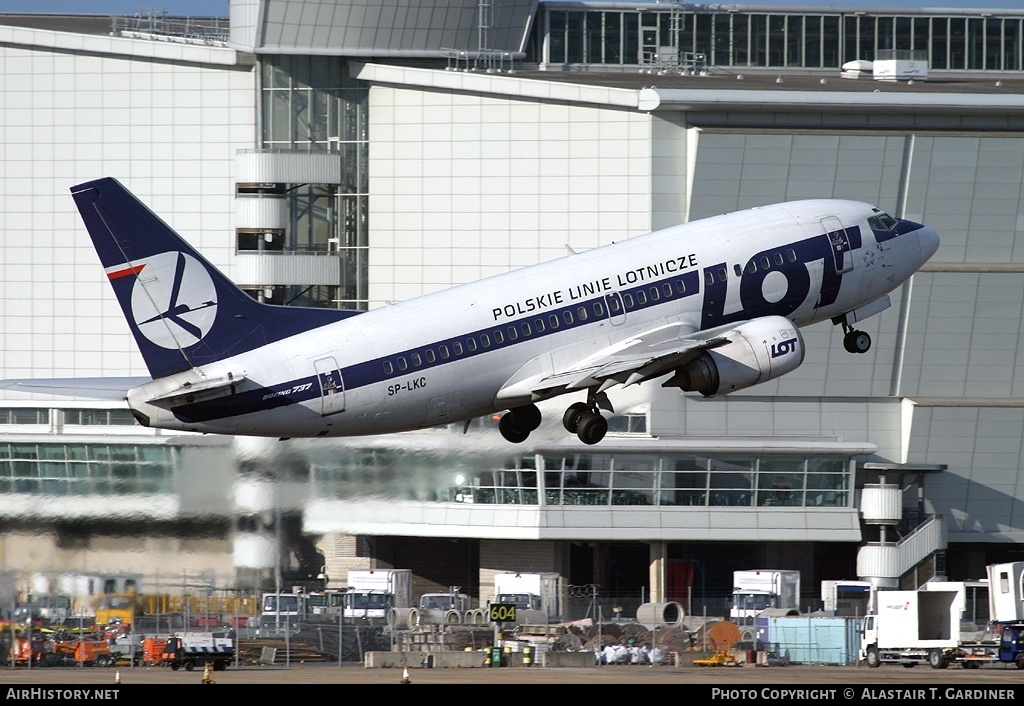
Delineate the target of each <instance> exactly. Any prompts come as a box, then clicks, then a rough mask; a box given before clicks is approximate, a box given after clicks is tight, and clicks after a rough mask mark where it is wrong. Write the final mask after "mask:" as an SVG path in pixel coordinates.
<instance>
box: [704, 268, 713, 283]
mask: <svg viewBox="0 0 1024 706" xmlns="http://www.w3.org/2000/svg"><path fill="white" fill-rule="evenodd" d="M714 283H715V273H714V272H712V271H711V270H704V284H708V285H710V284H714Z"/></svg>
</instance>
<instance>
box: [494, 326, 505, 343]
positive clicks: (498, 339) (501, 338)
mask: <svg viewBox="0 0 1024 706" xmlns="http://www.w3.org/2000/svg"><path fill="white" fill-rule="evenodd" d="M504 342H505V334H503V333H502V332H501V330H500V329H499V330H497V331H495V332H494V345H496V346H500V345H501V344H502V343H504Z"/></svg>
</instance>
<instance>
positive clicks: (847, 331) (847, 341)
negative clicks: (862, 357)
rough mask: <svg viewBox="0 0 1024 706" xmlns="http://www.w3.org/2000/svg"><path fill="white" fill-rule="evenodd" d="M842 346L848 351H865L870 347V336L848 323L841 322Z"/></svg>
mask: <svg viewBox="0 0 1024 706" xmlns="http://www.w3.org/2000/svg"><path fill="white" fill-rule="evenodd" d="M843 332H844V335H843V348H845V349H846V350H847V352H849V353H867V352H868V349H869V348H871V336H869V335H868V334H866V333H864V332H863V331H858V330H856V329H855V328H853V327H852V326H850V324H847V323H844V324H843Z"/></svg>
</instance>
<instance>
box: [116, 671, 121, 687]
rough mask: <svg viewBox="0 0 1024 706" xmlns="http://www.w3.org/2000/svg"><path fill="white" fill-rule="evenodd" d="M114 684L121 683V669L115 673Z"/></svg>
mask: <svg viewBox="0 0 1024 706" xmlns="http://www.w3.org/2000/svg"><path fill="white" fill-rule="evenodd" d="M114 683H115V684H120V683H121V670H120V669H118V670H117V671H116V672H114Z"/></svg>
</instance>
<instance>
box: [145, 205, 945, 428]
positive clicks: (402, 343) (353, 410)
mask: <svg viewBox="0 0 1024 706" xmlns="http://www.w3.org/2000/svg"><path fill="white" fill-rule="evenodd" d="M872 215H873V211H872V207H871V206H869V205H867V204H862V203H859V202H853V201H843V200H817V201H803V202H793V203H789V204H780V205H777V206H766V207H762V208H757V209H751V210H748V211H742V212H738V213H734V214H729V215H723V216H716V217H713V218H709V219H705V220H701V221H697V222H694V223H690V224H686V225H681V226H676V227H673V228H668V229H665V230H662V231H658V232H655V233H650V234H648V235H644V236H639V237H635V238H632V239H628V240H624V241H621V242H617V243H614V244H611V245H607V246H604V247H601V248H597V249H594V250H591V251H588V252H584V253H580V254H576V255H568V256H566V257H562V258H559V259H557V260H554V261H550V262H545V263H542V264H538V265H535V266H531V267H527V268H524V269H521V270H517V271H513V272H510V273H507V274H503V275H498V276H494V277H490V278H487V279H484V280H481V281H478V282H473V283H469V284H464V285H460V286H456V287H453V288H451V289H448V290H445V291H441V292H437V293H433V294H428V295H425V296H421V297H417V298H415V299H412V300H409V301H406V302H402V303H399V304H394V305H390V306H386V307H382V308H378V309H374V310H372V311H369V312H366V313H364V314H361V315H358V316H354V317H351V318H348V319H345V320H343V321H339V322H336V323H332V324H329V325H325V326H321V327H319V328H316V329H313V330H310V331H307V332H305V333H302V334H299V335H295V336H292V337H290V338H287V339H284V340H281V341H277V342H275V343H271V344H268V345H265V346H263V347H261V348H258V349H255V350H253V351H251V352H248V353H245V354H242V355H238V356H236V357H233V358H228V359H225V360H222V361H219V362H216V363H212V364H210V365H207V366H204V367H203V368H201V369H196V370H191V371H187V372H184V373H180V374H178V375H175V376H172V378H171V379H166V378H164V379H158V380H154V381H153V382H151V383H148V384H146V385H143V386H141V387H138V388H135V389H133V390H132V391H131V392H130V393H129V404H130V406H132V407H133V408H134V409H136V410H138V411H140V412H141V413H144V414H145V415H146V416H147V417H148V419H149V420H150V424H151V426H154V427H161V428H167V429H178V430H190V431H205V432H213V433H228V434H245V435H255V436H260V435H270V436H304V437H314V436H351V435H361V434H377V433H387V432H393V431H403V430H410V429H416V428H421V427H426V426H433V425H437V424H443V423H448V422H453V421H460V420H466V419H471V418H474V417H479V416H482V415H484V414H488V413H492V412H496V411H500V410H503V409H508V408H510V407H514V406H516V405H522V404H527V403H529V402H531V401H537V399H538V398H537V396H536V395H534V396H533V397H529V396H525V395H524V394H523V393H522V391H521V390H518V389H517V388H513V387H509V388H507V389H508V391H507V392H506V391H503V388H505V387H506V384H507V383H508V382H509V381H510V380H511V379H513V378H515V377H516V376H517V373H518V374H520V375H524V374H527V373H528V374H529V375H532V376H537V375H543V374H545V373H557V372H559V371H561V370H563V369H565V368H567V367H571V366H572V365H574V364H575V363H577V362H578V361H580V360H584V359H586V358H587V357H588V356H592V355H594V354H598V353H599V352H600V351H602V350H604V349H607V348H609V347H610V346H614V345H615V344H616V343H619V342H621V341H624V340H626V339H629V338H631V337H634V336H637V335H640V334H642V333H643V332H645V331H649V330H651V329H652V328H654V327H657V326H658V325H659V324H665V323H672V324H680V325H681V326H682V328H683V329H685V330H688V331H691V332H692V333H694V334H697V333H698V332H708V331H710V332H712V333H714V332H715V331H717V330H725V329H727V328H729V327H730V326H732V325H735V324H736V323H737V322H742V321H746V320H749V319H755V318H758V317H762V316H768V315H781V316H785V317H786V318H788V319H789V320H790V321H792V322H793V323H794V324H795V325H797V326H806V325H808V324H812V323H815V322H818V321H822V320H826V319H831V318H833V317H837V316H841V315H844V314H846V313H847V312H850V311H853V310H856V309H858V308H859V307H863V306H865V305H867V304H870V303H872V302H874V301H876V300H878V299H879V298H880V297H883V296H884V295H885V294H886V293H888V292H890V291H892V290H893V289H894V288H896V287H897V286H899V285H900V284H901V283H902V282H904V281H905V280H906V279H907V278H909V277H910V276H911V275H912V274H913V273H914V272H915V271H916V270H917V269H918V268H919V267H920V266H921V264H922V263H923V262H924V261H925V260H927V258H928V257H930V255H931V254H932V253H933V252H934V247H923V246H922V244H921V238H920V237H918V235H917V234H916V233H915V232H909V233H905V234H902V235H899V236H897V237H890V238H887V239H884V240H881V241H880V240H879V239H877V238H876V236H875V234H874V232H873V231H872V228H871V227H870V225H869V223H868V218H869V217H871V216H872ZM858 230H859V238H858V237H857V236H856V231H858ZM922 230H925V231H927V232H929V233H932V232H931V231H930V230H929V229H926V228H922ZM836 233H839V235H840V237H839V238H838V239H837V237H836ZM844 238H845V239H846V240H845V242H841V241H842V240H843V239H844ZM858 240H859V242H858ZM936 242H937V241H936ZM616 299H618V301H619V302H620V303H622V304H632V306H629V305H626V306H622V307H620V308H618V309H616V307H615V306H614V303H615V300H616ZM581 308H582V310H581ZM613 311H618V313H612V312H613ZM601 312H603V316H602V315H601ZM583 316H585V317H586V318H585V319H584V318H583ZM552 317H555V319H553V318H552ZM556 320H557V324H558V326H557V327H556V326H555V325H554V324H555V323H556ZM538 329H542V330H538ZM700 335H702V336H703V335H705V334H704V333H701V334H700ZM513 336H514V337H515V338H514V340H513V338H512V337H513ZM499 339H500V340H499ZM229 373H230V374H232V375H234V376H236V377H237V378H238V379H242V378H244V382H243V383H241V384H240V385H239V386H238V388H237V390H236V391H235V392H234V393H233V394H232V395H230V396H228V397H223V396H221V397H217V398H215V399H214V400H212V402H211V401H207V402H208V403H205V404H204V402H203V401H199V402H197V404H196V405H194V406H190V407H188V408H186V409H184V410H183V409H182V408H179V407H168V406H167V405H160V404H159V403H157V404H154V403H151V402H150V400H151V399H152V398H153V397H155V396H159V395H160V394H166V393H167V392H168V391H169V390H171V389H173V388H177V387H179V386H180V385H181V384H182V383H183V382H193V383H197V382H201V381H202V380H203V379H216V378H220V377H222V376H225V375H227V374H229ZM318 373H319V374H318ZM325 380H326V381H327V382H325Z"/></svg>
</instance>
